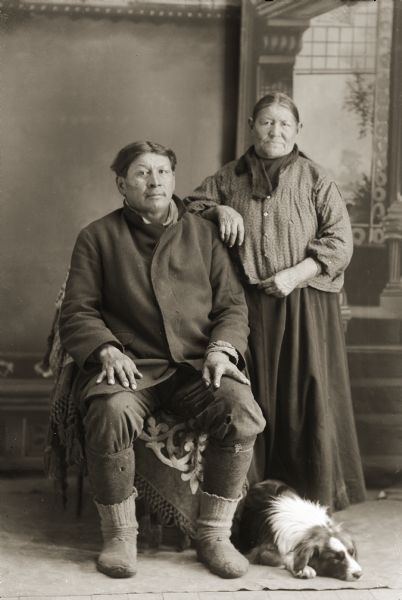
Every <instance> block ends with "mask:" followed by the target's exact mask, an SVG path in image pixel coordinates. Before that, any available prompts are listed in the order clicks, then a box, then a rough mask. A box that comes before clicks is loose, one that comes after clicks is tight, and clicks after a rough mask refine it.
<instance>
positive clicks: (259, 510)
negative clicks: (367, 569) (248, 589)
mask: <svg viewBox="0 0 402 600" xmlns="http://www.w3.org/2000/svg"><path fill="white" fill-rule="evenodd" d="M237 537H238V538H239V540H240V541H239V544H238V545H239V548H240V550H241V551H243V552H244V553H245V554H246V556H247V557H248V558H249V560H250V562H252V563H254V564H261V565H269V566H278V567H279V566H282V567H283V566H284V567H285V568H286V569H287V570H288V571H290V572H291V573H292V575H294V577H299V578H303V579H309V578H311V577H315V576H316V575H321V576H324V577H334V578H336V579H343V580H346V581H356V580H357V579H359V578H360V577H361V574H362V569H361V567H360V565H359V564H358V562H357V555H356V547H355V544H354V542H353V540H352V537H351V536H350V534H349V533H347V532H346V531H345V530H343V529H342V527H341V525H337V524H336V523H335V522H334V521H333V519H332V518H331V516H330V515H329V514H328V512H327V508H326V507H324V506H321V505H320V504H319V503H316V502H311V501H309V500H304V499H303V498H301V497H300V496H299V495H298V494H297V493H296V492H295V491H294V490H292V489H291V488H289V487H288V486H287V485H286V484H284V483H282V482H281V481H277V480H273V479H268V480H266V481H262V482H261V483H257V484H255V485H253V486H251V488H250V489H249V490H248V493H247V496H246V499H245V502H244V506H243V509H242V512H241V516H240V519H239V525H238V533H237Z"/></svg>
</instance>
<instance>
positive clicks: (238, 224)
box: [215, 204, 244, 248]
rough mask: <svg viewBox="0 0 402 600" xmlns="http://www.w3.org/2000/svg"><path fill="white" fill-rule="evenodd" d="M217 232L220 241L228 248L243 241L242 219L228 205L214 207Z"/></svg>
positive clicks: (239, 244)
mask: <svg viewBox="0 0 402 600" xmlns="http://www.w3.org/2000/svg"><path fill="white" fill-rule="evenodd" d="M215 210H216V220H217V222H218V227H219V234H220V238H221V240H222V242H224V243H225V244H226V245H227V246H229V248H232V246H234V245H235V244H237V245H238V246H241V245H242V243H243V242H244V221H243V217H242V216H241V214H240V213H239V212H237V210H235V209H234V208H231V207H230V206H224V205H222V204H221V205H219V206H217V207H216V208H215Z"/></svg>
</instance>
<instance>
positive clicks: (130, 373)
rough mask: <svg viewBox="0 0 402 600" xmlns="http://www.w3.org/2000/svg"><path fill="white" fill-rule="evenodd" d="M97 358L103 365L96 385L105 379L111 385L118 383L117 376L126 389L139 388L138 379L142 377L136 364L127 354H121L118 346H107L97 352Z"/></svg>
mask: <svg viewBox="0 0 402 600" xmlns="http://www.w3.org/2000/svg"><path fill="white" fill-rule="evenodd" d="M97 358H98V360H100V362H101V363H102V371H101V372H100V374H99V377H98V378H97V380H96V383H102V381H103V380H104V379H106V380H107V382H108V384H109V385H114V384H115V383H116V376H117V378H118V380H119V381H120V383H121V385H123V386H124V387H127V388H128V387H131V388H132V389H133V390H135V389H136V388H137V383H136V381H135V379H136V377H138V378H140V379H141V377H142V374H141V373H140V372H139V370H138V369H137V367H136V365H135V362H134V361H133V360H131V358H130V357H129V356H127V354H124V352H121V350H119V349H118V348H116V346H113V345H111V344H106V345H105V346H102V348H100V349H99V350H98V352H97Z"/></svg>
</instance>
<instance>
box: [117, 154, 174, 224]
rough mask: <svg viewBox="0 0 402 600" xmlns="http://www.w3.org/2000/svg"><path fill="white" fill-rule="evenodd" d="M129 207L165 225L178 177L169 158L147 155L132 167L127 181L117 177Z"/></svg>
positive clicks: (134, 162) (142, 155)
mask: <svg viewBox="0 0 402 600" xmlns="http://www.w3.org/2000/svg"><path fill="white" fill-rule="evenodd" d="M116 181H117V187H118V188H119V192H120V193H121V194H122V195H123V196H124V197H125V198H126V201H127V204H128V205H129V206H130V207H131V208H133V209H134V210H135V211H137V212H138V213H139V214H140V215H141V216H143V217H145V218H146V219H147V220H148V221H151V223H164V221H165V220H166V218H167V215H168V211H169V204H170V201H171V199H172V196H173V192H174V187H175V174H174V172H173V171H172V165H171V164H170V160H169V158H168V157H167V156H161V155H160V154H154V153H152V152H146V153H144V154H141V155H140V156H139V157H138V158H136V159H135V160H134V161H133V162H132V163H131V165H130V166H129V169H128V172H127V176H126V177H120V176H119V177H117V179H116Z"/></svg>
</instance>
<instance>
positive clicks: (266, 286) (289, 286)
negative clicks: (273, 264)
mask: <svg viewBox="0 0 402 600" xmlns="http://www.w3.org/2000/svg"><path fill="white" fill-rule="evenodd" d="M298 285H299V281H298V279H297V277H296V274H295V272H294V267H291V268H290V269H284V270H283V271H279V273H276V274H275V275H273V276H272V277H270V278H269V279H266V280H265V281H263V282H262V283H260V284H259V285H258V287H259V288H260V289H261V290H263V291H264V292H265V293H266V294H267V295H268V296H276V297H277V298H284V297H285V296H288V295H289V294H290V293H291V292H293V290H294V289H295V287H296V286H298Z"/></svg>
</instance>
